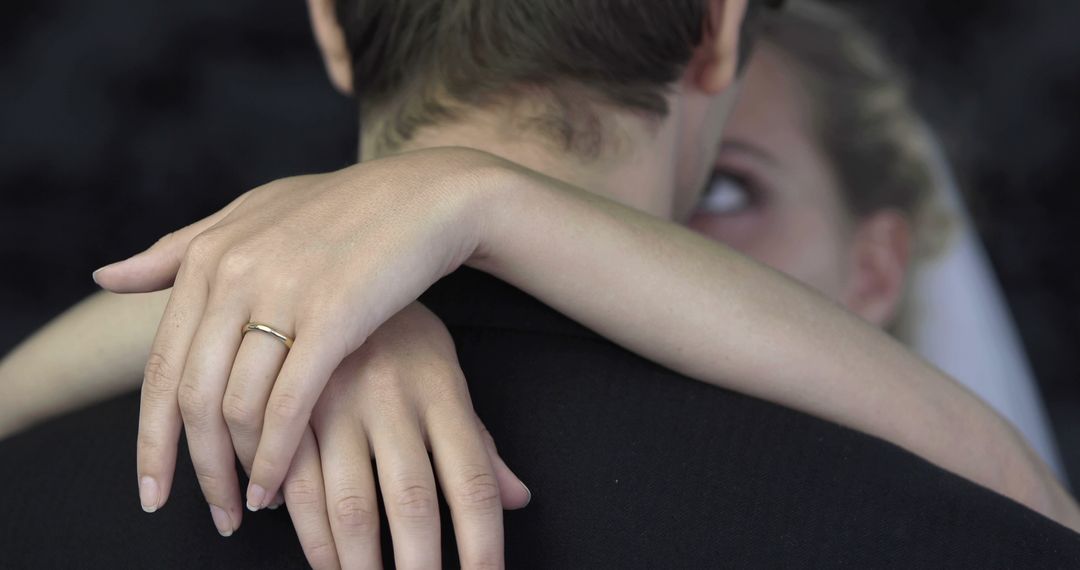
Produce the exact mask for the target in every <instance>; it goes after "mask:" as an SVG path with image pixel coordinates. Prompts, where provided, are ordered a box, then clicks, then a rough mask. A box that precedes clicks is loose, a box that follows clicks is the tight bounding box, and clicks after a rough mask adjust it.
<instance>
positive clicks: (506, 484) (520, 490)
mask: <svg viewBox="0 0 1080 570" xmlns="http://www.w3.org/2000/svg"><path fill="white" fill-rule="evenodd" d="M476 424H477V426H479V429H480V436H481V438H483V441H484V448H486V449H487V453H488V458H489V459H490V460H491V466H492V467H494V468H495V479H496V480H498V482H499V497H500V499H501V501H502V506H503V508H504V509H506V510H508V511H513V510H517V509H523V508H525V507H527V506H528V505H529V502H530V501H532V491H530V490H529V488H528V487H527V486H526V485H525V482H524V481H522V480H521V478H520V477H518V476H517V475H516V474H515V473H514V472H513V471H512V470H511V469H510V467H508V466H507V465H506V462H505V461H503V458H502V456H501V455H499V450H498V449H497V448H496V447H495V438H493V437H491V432H489V431H488V430H487V428H486V427H484V424H483V422H481V421H480V418H476Z"/></svg>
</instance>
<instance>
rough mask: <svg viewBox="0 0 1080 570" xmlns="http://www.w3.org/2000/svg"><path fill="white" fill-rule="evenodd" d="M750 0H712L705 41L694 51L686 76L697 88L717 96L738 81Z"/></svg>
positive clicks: (704, 33) (705, 25)
mask: <svg viewBox="0 0 1080 570" xmlns="http://www.w3.org/2000/svg"><path fill="white" fill-rule="evenodd" d="M746 3H747V0H709V4H708V12H707V13H706V15H705V17H706V18H707V19H706V21H705V23H704V31H703V33H702V38H701V44H699V45H698V46H697V48H696V49H695V50H694V55H693V56H692V57H691V58H690V64H689V65H688V66H687V69H686V71H687V73H686V78H687V79H688V80H689V81H690V82H691V83H692V84H693V86H694V87H696V88H697V89H699V90H701V91H703V92H705V93H707V94H709V95H716V94H717V93H720V92H721V91H723V90H725V89H727V88H728V87H730V86H731V84H732V83H733V82H734V81H735V73H736V71H737V69H738V66H739V36H740V34H741V33H742V27H743V19H745V18H746Z"/></svg>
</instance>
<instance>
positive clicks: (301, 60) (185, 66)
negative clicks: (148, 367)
mask: <svg viewBox="0 0 1080 570" xmlns="http://www.w3.org/2000/svg"><path fill="white" fill-rule="evenodd" d="M837 1H838V2H840V1H841V0H837ZM842 3H843V4H845V5H849V6H850V7H852V8H853V9H857V10H860V11H861V12H863V13H864V18H865V19H866V21H867V23H868V24H869V25H870V26H871V27H872V28H874V29H876V30H877V31H879V32H880V33H881V34H882V35H883V36H884V37H885V38H886V39H887V45H888V46H889V47H890V48H891V49H893V51H894V56H895V57H896V58H897V59H898V60H899V61H900V62H901V63H902V64H904V66H905V67H906V69H907V70H908V72H909V74H910V75H911V76H912V77H913V78H914V80H915V87H916V95H917V99H918V101H919V103H920V106H921V107H922V109H923V110H924V112H925V113H926V114H927V115H928V116H929V118H930V119H931V122H932V123H934V124H935V125H936V126H937V128H938V129H939V130H940V131H941V132H942V134H943V137H944V139H945V141H946V143H947V145H948V149H949V152H950V154H951V156H952V158H953V160H954V162H955V163H956V165H957V167H958V171H959V173H960V176H961V179H962V182H963V185H964V187H965V190H966V191H967V193H968V195H969V199H970V201H971V202H972V205H973V208H974V211H975V214H976V217H977V221H978V224H979V227H980V230H981V233H982V234H983V237H984V239H985V241H986V243H987V246H988V248H989V250H990V253H991V257H992V259H993V262H994V265H995V268H996V270H997V271H998V273H999V276H1000V278H1001V281H1002V283H1003V285H1004V287H1005V291H1006V294H1007V297H1008V300H1009V302H1010V305H1011V307H1012V310H1013V312H1014V314H1015V316H1016V318H1017V321H1018V323H1019V326H1020V329H1021V334H1022V336H1023V339H1024V342H1025V345H1026V348H1027V350H1028V352H1029V355H1030V357H1031V359H1032V362H1033V365H1034V368H1035V372H1036V374H1037V376H1038V378H1039V380H1040V385H1041V389H1042V392H1043V395H1044V398H1045V399H1046V401H1047V406H1048V409H1049V412H1050V414H1051V418H1052V420H1053V423H1054V427H1055V431H1056V435H1057V438H1058V443H1059V446H1060V447H1061V448H1062V452H1063V455H1064V456H1065V462H1066V466H1067V469H1068V471H1069V473H1070V474H1071V476H1072V478H1073V488H1074V489H1075V488H1080V485H1078V483H1080V381H1078V379H1077V373H1076V370H1078V369H1080V350H1078V349H1080V347H1078V346H1077V339H1080V334H1078V333H1080V303H1078V302H1077V296H1078V295H1080V269H1078V268H1077V264H1076V263H1075V260H1076V254H1075V253H1074V249H1075V245H1076V244H1078V243H1080V241H1078V240H1077V237H1076V236H1077V229H1076V228H1077V226H1078V224H1077V221H1078V220H1076V218H1077V216H1078V215H1080V193H1078V192H1077V190H1078V186H1080V185H1078V183H1077V181H1078V180H1080V160H1076V158H1075V155H1076V154H1077V153H1078V152H1080V106H1078V105H1077V103H1078V102H1080V42H1078V41H1076V30H1078V29H1080V3H1078V2H1075V1H1072V0H985V1H978V2H964V1H956V0H951V1H948V2H942V1H941V0H889V1H884V0H879V1H878V2H874V3H872V4H871V3H867V2H865V1H864V0H843V1H842ZM355 132H356V116H355V112H354V109H353V108H352V105H351V103H350V102H349V101H347V100H345V99H344V98H341V97H339V96H337V95H336V94H335V93H334V92H333V91H332V90H331V88H330V87H329V84H328V83H327V81H326V79H325V77H324V75H323V70H322V67H321V63H320V61H319V59H318V55H317V53H316V51H315V48H314V45H313V42H312V40H311V38H310V32H309V30H308V22H307V18H306V15H305V8H304V3H303V2H300V1H299V0H293V1H290V2H265V1H257V0H231V1H230V2H218V1H216V0H187V1H185V2H171V1H164V0H142V1H136V0H98V1H96V2H79V1H75V0H56V1H51V2H19V3H15V2H6V3H4V5H3V7H0V192H2V196H0V268H2V269H0V271H2V274H3V279H2V280H0V323H2V324H3V326H0V353H2V352H6V351H7V350H8V349H9V348H11V347H12V346H13V345H14V344H15V343H16V342H17V341H18V340H19V339H21V338H22V337H24V336H25V335H26V334H28V333H29V332H30V331H32V330H33V329H34V328H36V327H38V326H40V325H41V324H43V323H44V322H45V321H46V320H47V319H49V318H51V317H52V316H54V315H55V314H57V313H58V312H60V311H61V310H62V309H63V308H65V307H67V306H68V305H70V304H72V303H74V302H75V301H77V300H79V299H81V298H82V297H84V296H86V295H87V294H89V293H91V292H92V291H94V290H95V288H94V285H93V283H92V282H91V280H90V272H91V271H92V270H93V269H95V268H96V267H98V266H100V265H102V264H104V263H105V262H108V261H114V260H117V259H121V258H123V257H126V256H127V255H130V254H131V253H134V252H135V251H137V250H140V249H142V248H143V247H145V246H147V245H149V244H150V243H151V242H152V241H153V240H154V239H155V238H156V237H158V236H159V235H160V234H162V233H163V232H164V231H167V230H171V229H174V228H176V227H179V226H181V225H184V224H186V223H189V222H191V221H193V220H195V219H198V218H200V217H202V216H203V215H206V214H207V213H209V212H211V211H213V210H216V209H217V208H219V207H220V206H222V205H224V204H225V203H227V202H228V201H229V199H230V198H231V197H233V196H236V195H237V194H239V193H240V192H242V191H244V190H247V189H249V188H252V187H254V186H256V185H258V184H261V183H264V182H267V181H270V180H273V179H275V178H279V177H282V176H287V175H292V174H299V173H304V172H316V171H325V170H331V169H336V168H339V167H342V166H345V165H347V164H349V163H350V162H351V161H352V157H353V146H354V144H355Z"/></svg>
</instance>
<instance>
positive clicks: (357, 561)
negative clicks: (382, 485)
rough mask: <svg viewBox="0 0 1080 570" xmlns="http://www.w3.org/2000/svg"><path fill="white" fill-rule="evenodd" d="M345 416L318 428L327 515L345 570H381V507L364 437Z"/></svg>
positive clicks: (330, 416)
mask: <svg viewBox="0 0 1080 570" xmlns="http://www.w3.org/2000/svg"><path fill="white" fill-rule="evenodd" d="M349 417H351V416H349V415H346V414H341V413H336V414H326V420H325V421H323V422H321V423H319V424H316V427H315V431H316V434H317V435H318V440H319V447H320V454H321V455H322V468H323V482H324V485H325V487H326V504H327V512H328V515H329V517H330V528H331V529H333V531H334V544H336V545H337V552H338V558H339V559H340V560H341V565H342V567H343V568H372V569H375V568H382V567H383V566H382V556H381V555H380V552H379V549H380V543H379V510H378V509H379V506H378V500H377V498H376V494H375V475H374V473H373V472H372V470H371V452H370V450H369V447H368V442H367V435H366V434H365V433H364V432H363V430H362V429H361V428H360V427H359V426H356V425H351V424H350V423H349V422H348V421H347V420H348V418H349Z"/></svg>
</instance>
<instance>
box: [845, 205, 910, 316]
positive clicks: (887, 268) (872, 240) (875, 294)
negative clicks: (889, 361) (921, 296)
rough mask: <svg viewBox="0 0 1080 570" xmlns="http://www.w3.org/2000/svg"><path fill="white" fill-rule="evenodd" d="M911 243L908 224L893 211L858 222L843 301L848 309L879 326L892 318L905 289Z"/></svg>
mask: <svg viewBox="0 0 1080 570" xmlns="http://www.w3.org/2000/svg"><path fill="white" fill-rule="evenodd" d="M911 240H912V236H911V224H910V223H909V222H908V220H907V218H906V217H905V216H904V215H903V214H901V213H900V212H897V211H895V210H883V211H881V212H877V213H875V214H873V215H871V216H870V217H868V218H866V219H864V220H863V221H862V222H860V223H859V226H858V228H856V231H855V239H854V245H853V247H852V250H851V256H852V257H851V273H850V275H851V277H850V279H849V280H848V286H847V290H846V291H845V294H844V299H843V301H844V305H845V306H846V307H847V308H848V310H850V311H851V312H853V313H855V314H857V315H859V316H860V317H862V318H863V319H865V320H866V321H869V322H870V323H873V324H875V325H878V326H881V327H884V326H886V325H888V324H889V323H890V322H892V321H893V320H894V319H895V318H896V313H897V311H899V309H900V304H901V302H902V301H903V299H904V290H905V289H906V287H907V273H908V266H909V263H910V261H911V249H912V244H911Z"/></svg>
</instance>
